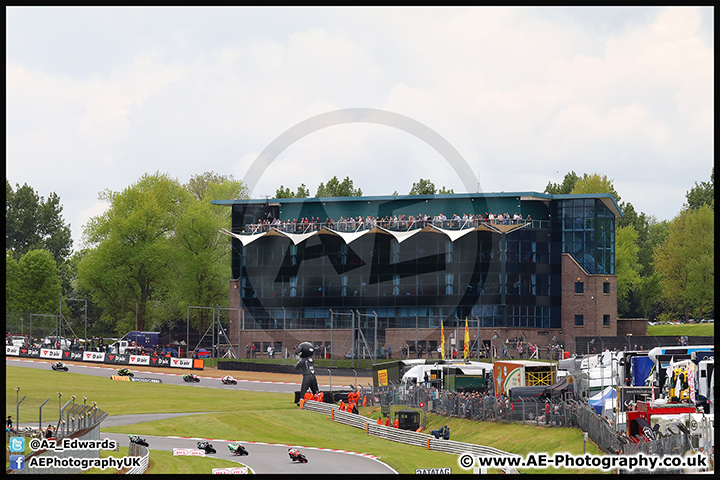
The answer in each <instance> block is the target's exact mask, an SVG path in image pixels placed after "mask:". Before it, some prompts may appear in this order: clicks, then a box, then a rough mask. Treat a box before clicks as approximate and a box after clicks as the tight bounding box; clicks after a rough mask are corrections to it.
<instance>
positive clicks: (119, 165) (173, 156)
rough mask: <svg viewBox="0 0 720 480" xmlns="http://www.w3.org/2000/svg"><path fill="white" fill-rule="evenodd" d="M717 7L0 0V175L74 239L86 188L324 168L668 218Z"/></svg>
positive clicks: (679, 191) (708, 136) (708, 155)
mask: <svg viewBox="0 0 720 480" xmlns="http://www.w3.org/2000/svg"><path fill="white" fill-rule="evenodd" d="M713 14H714V10H713V8H712V7H671V8H655V7H608V8H605V7H581V8H561V7H557V8H555V7H538V8H531V7H507V8H506V7H471V8H458V7H448V8H440V7H433V8H429V7H428V8H419V7H417V8H416V7H397V8H395V7H393V8H390V7H362V8H350V7H342V8H325V7H314V8H308V7H297V8H292V7H229V8H225V7H209V8H197V7H186V8H176V7H148V8H135V7H93V8H80V7H57V8H53V7H6V22H7V24H6V119H7V122H6V178H7V180H8V181H9V182H10V184H11V186H12V187H13V188H16V186H17V185H20V186H22V185H24V184H28V185H29V186H31V187H32V188H33V189H34V190H35V191H36V192H37V193H38V194H39V195H41V196H43V197H44V198H47V197H48V195H49V194H50V193H52V192H54V193H56V194H57V195H58V196H59V197H60V202H61V204H62V206H63V218H64V220H65V222H66V223H67V224H69V225H70V227H71V230H72V235H73V241H74V245H73V246H74V249H76V250H77V249H79V248H81V247H82V245H83V243H82V228H83V226H84V225H85V224H87V222H88V220H89V219H90V218H92V217H94V216H96V215H99V214H101V213H102V212H103V211H104V209H105V208H107V205H106V204H104V203H102V202H101V201H99V200H98V195H99V193H100V192H102V191H104V190H111V191H115V192H119V191H122V190H124V189H126V188H128V187H130V186H132V185H133V184H134V183H136V182H137V181H138V180H139V179H140V178H141V177H142V176H143V175H144V174H146V173H148V174H152V173H155V172H161V173H166V174H168V175H170V176H171V177H173V178H176V179H177V180H179V181H180V182H182V183H185V182H187V181H188V180H189V179H190V178H191V177H192V176H193V175H197V174H201V173H203V172H209V171H213V172H216V173H220V174H224V175H232V176H233V177H234V178H235V179H238V180H243V181H245V183H246V184H250V183H252V187H253V188H252V191H251V197H252V198H263V197H266V196H269V197H271V198H272V197H273V196H274V195H275V192H276V190H277V189H278V188H279V187H280V186H284V187H287V188H290V189H291V190H292V191H295V190H297V187H298V186H300V185H301V184H304V185H306V186H307V188H308V189H309V190H310V193H311V195H314V194H315V192H316V190H317V187H318V185H319V184H320V183H321V182H323V183H326V182H327V181H328V180H329V179H331V178H332V177H334V176H337V177H338V179H340V180H342V179H344V178H346V177H349V178H350V179H352V180H353V184H354V186H355V188H360V189H362V192H363V194H364V195H391V194H393V193H394V192H398V193H400V194H407V193H408V192H409V191H410V189H411V188H412V186H413V183H415V182H418V181H419V180H420V179H421V178H423V179H429V180H430V181H432V182H433V183H434V184H435V186H436V188H438V189H440V188H441V187H445V188H447V189H453V190H454V192H455V193H462V192H468V191H480V192H485V193H491V192H542V191H544V189H545V187H546V186H547V184H548V183H549V182H552V183H561V182H562V180H563V178H564V176H565V174H566V173H568V172H570V171H574V172H576V173H577V174H578V175H580V176H582V174H584V173H588V174H593V173H598V174H600V175H605V176H607V178H608V179H609V180H611V181H612V182H613V185H614V187H615V190H616V191H617V192H618V194H619V195H620V197H621V200H622V201H623V202H629V203H632V205H633V207H634V208H635V210H636V211H637V212H644V213H645V214H646V215H648V216H654V217H655V218H656V219H657V220H671V219H672V218H673V217H674V216H675V215H676V214H677V213H678V212H679V211H680V209H681V208H682V206H683V203H685V202H686V198H685V194H686V192H687V191H688V190H690V189H691V188H692V187H693V186H694V185H695V183H696V182H697V183H700V182H706V181H709V179H710V174H711V170H712V167H713V158H714V151H713V146H714V142H713V140H714V139H713V133H712V132H713V130H714V129H713V123H714V122H713V120H714V108H713V105H714V89H713V87H714V75H713V73H714V69H713V67H714V48H713V45H714V19H713ZM360 110H362V111H363V112H370V113H371V114H370V115H369V116H367V115H366V116H364V117H362V118H361V117H358V116H353V115H349V116H348V115H345V116H343V115H342V114H343V113H347V112H357V111H360ZM317 116H319V117H318V118H325V119H326V120H327V121H326V122H325V123H322V124H321V123H317V122H315V123H313V119H315V117H317ZM387 118H390V119H391V120H392V121H390V122H388V121H383V119H387ZM298 126H304V127H305V129H304V130H303V132H302V134H301V135H299V134H298V135H295V136H292V135H289V133H287V132H295V131H297V128H298ZM440 146H444V147H445V149H442V148H440ZM270 147H273V148H274V150H273V149H272V148H270ZM269 148H270V150H273V155H272V156H271V157H269V159H268V153H267V152H268V149H269ZM448 149H450V150H451V151H452V152H453V153H454V154H455V157H453V158H454V159H451V158H450V155H449V154H448ZM261 154H263V156H261ZM259 157H262V158H265V164H264V165H265V167H264V168H260V169H259V170H257V168H256V170H255V177H256V178H255V180H254V181H253V182H249V180H250V179H251V178H250V177H249V176H248V175H249V173H248V172H249V171H250V169H251V165H253V163H254V162H255V161H256V160H257V159H258V158H259ZM458 158H459V159H460V160H458ZM468 172H471V173H470V174H469V173H468ZM218 208H225V207H218ZM228 228H229V225H228Z"/></svg>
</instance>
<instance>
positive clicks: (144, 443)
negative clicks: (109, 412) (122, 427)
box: [128, 435, 150, 447]
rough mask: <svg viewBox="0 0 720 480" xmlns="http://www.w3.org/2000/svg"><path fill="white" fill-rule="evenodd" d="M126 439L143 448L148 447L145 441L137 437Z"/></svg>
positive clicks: (130, 436)
mask: <svg viewBox="0 0 720 480" xmlns="http://www.w3.org/2000/svg"><path fill="white" fill-rule="evenodd" d="M128 438H129V439H130V442H132V443H136V444H138V445H142V446H143V447H149V446H150V445H149V444H148V442H147V440H145V439H144V438H142V437H140V436H138V435H128Z"/></svg>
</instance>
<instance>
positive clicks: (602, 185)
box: [570, 173, 620, 205]
mask: <svg viewBox="0 0 720 480" xmlns="http://www.w3.org/2000/svg"><path fill="white" fill-rule="evenodd" d="M570 193H571V194H580V193H610V194H612V196H613V197H615V202H617V204H618V205H619V204H620V195H618V193H617V192H616V191H615V187H614V186H613V183H612V180H608V178H607V175H600V174H598V173H593V174H591V175H588V174H587V173H584V174H583V177H582V178H580V179H578V180H577V181H576V182H575V185H573V188H572V190H571V191H570Z"/></svg>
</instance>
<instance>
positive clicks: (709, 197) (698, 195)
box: [685, 167, 715, 209]
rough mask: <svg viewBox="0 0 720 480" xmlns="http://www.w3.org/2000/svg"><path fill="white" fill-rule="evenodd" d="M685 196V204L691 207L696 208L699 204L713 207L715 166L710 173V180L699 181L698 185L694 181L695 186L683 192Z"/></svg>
mask: <svg viewBox="0 0 720 480" xmlns="http://www.w3.org/2000/svg"><path fill="white" fill-rule="evenodd" d="M685 198H687V205H688V206H689V207H690V208H691V209H696V208H698V207H700V206H701V205H709V206H710V207H711V208H712V209H714V208H715V167H713V169H712V172H711V173H710V181H709V182H700V185H698V183H697V182H695V186H694V187H693V188H691V189H690V190H689V191H688V192H687V193H686V194H685Z"/></svg>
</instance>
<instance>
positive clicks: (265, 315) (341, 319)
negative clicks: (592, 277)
mask: <svg viewBox="0 0 720 480" xmlns="http://www.w3.org/2000/svg"><path fill="white" fill-rule="evenodd" d="M548 197H549V196H548ZM512 200H513V202H514V203H515V204H517V207H521V205H520V204H519V203H520V198H519V197H513V198H512ZM355 201H357V200H355ZM472 201H473V202H474V200H472ZM336 202H337V204H338V205H343V206H345V207H346V208H348V207H347V206H348V205H350V202H343V201H342V200H338V201H336ZM424 202H427V200H425V201H424ZM362 203H363V204H365V205H367V208H371V207H372V205H370V204H371V202H370V201H367V202H362ZM406 203H407V202H406ZM478 204H479V205H478ZM490 204H491V200H488V199H485V200H484V202H483V203H481V202H477V203H476V204H474V205H473V204H470V203H467V202H466V204H465V205H463V206H460V207H458V205H456V204H452V205H451V204H447V203H446V204H443V203H442V201H435V203H433V202H432V201H431V202H430V203H427V204H425V203H423V204H422V206H423V207H424V208H427V209H435V210H437V211H448V212H450V211H453V210H455V208H456V207H457V209H458V210H459V211H461V212H464V211H466V210H464V208H465V207H466V206H467V205H470V207H471V208H475V211H473V210H468V211H470V213H474V214H476V215H482V213H479V212H480V211H481V210H486V209H490V210H492V207H488V205H490ZM318 205H322V206H323V208H325V209H326V210H327V211H328V214H327V216H328V217H332V216H335V218H338V217H340V215H339V214H338V213H337V210H336V211H334V212H333V211H332V210H331V208H336V209H337V208H339V207H337V206H334V205H331V204H330V202H328V203H327V205H325V202H324V201H321V200H317V199H304V203H302V206H301V208H303V209H304V210H305V211H306V212H311V210H312V209H313V208H318ZM351 206H352V205H351ZM382 206H383V208H387V209H388V211H390V212H392V208H393V206H394V203H393V201H392V200H388V199H384V200H383V203H382ZM416 206H417V205H415V206H414V207H413V208H415V207H416ZM522 208H524V209H526V210H530V211H532V212H533V213H534V214H535V215H538V216H539V217H540V218H538V221H537V222H533V223H531V224H526V225H522V226H521V227H515V226H512V225H508V226H507V227H506V228H484V227H482V228H481V227H478V228H475V229H473V230H472V231H471V232H469V233H466V234H464V235H457V236H453V235H449V234H447V232H445V233H444V232H443V231H437V230H434V231H433V230H432V229H424V230H421V231H419V232H417V233H415V234H414V235H412V236H408V237H402V238H404V239H402V241H400V239H399V238H400V237H397V236H395V235H393V234H391V233H388V232H386V231H376V230H373V231H371V232H368V233H366V234H364V235H362V236H359V237H357V238H353V239H352V240H350V241H348V240H347V238H343V236H342V235H339V234H334V233H333V232H332V231H321V232H319V233H317V234H314V235H311V236H308V237H306V238H303V239H301V240H298V239H296V240H295V242H297V243H295V242H294V241H293V239H292V238H290V237H288V236H286V235H281V234H275V233H269V234H266V235H260V236H258V238H257V239H254V240H253V241H252V242H249V243H245V244H244V245H243V243H244V242H240V241H239V240H238V239H234V240H233V253H232V270H233V275H234V276H235V277H236V278H237V279H238V280H239V281H238V284H239V295H240V302H241V306H242V308H243V310H244V321H245V328H261V329H282V328H290V329H298V328H303V329H329V328H331V327H333V328H349V327H350V326H351V323H352V322H355V325H356V326H357V324H358V322H359V323H360V327H361V328H374V326H375V317H377V319H378V324H377V328H378V329H380V330H384V329H387V328H415V327H416V326H417V327H419V328H438V327H439V326H440V322H441V321H442V322H443V325H444V326H445V327H446V328H453V327H455V326H460V327H461V328H462V327H464V325H465V319H466V318H467V319H469V320H470V325H476V326H480V327H515V328H536V329H539V328H543V329H545V328H560V327H561V293H562V292H561V256H562V253H564V252H567V253H570V254H572V255H573V256H574V257H575V259H576V260H577V261H578V263H580V265H582V266H583V268H585V269H586V270H587V272H588V273H591V274H594V273H606V274H613V273H614V240H615V236H614V223H615V222H614V220H615V217H614V214H613V212H612V211H611V210H609V209H608V208H607V207H606V206H605V205H604V204H603V203H602V201H601V200H598V199H596V198H572V199H558V200H548V201H530V202H528V206H525V205H523V206H522ZM283 209H284V210H290V208H289V207H288V206H286V205H284V204H283V205H281V206H273V204H267V205H265V204H263V203H261V202H258V203H252V202H250V203H248V204H242V205H234V206H233V231H234V232H246V231H247V230H246V225H247V224H250V223H253V222H256V221H257V220H258V218H266V217H270V216H272V217H276V218H279V217H282V216H283V214H282V210H283ZM293 213H295V212H294V211H293ZM333 214H334V215H333ZM343 215H347V214H346V213H343ZM323 216H326V215H325V214H323ZM551 217H552V218H551ZM540 219H542V220H540ZM581 321H582V320H581Z"/></svg>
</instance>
